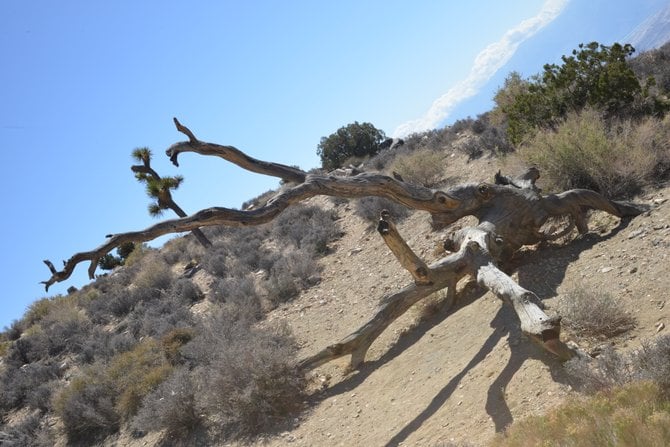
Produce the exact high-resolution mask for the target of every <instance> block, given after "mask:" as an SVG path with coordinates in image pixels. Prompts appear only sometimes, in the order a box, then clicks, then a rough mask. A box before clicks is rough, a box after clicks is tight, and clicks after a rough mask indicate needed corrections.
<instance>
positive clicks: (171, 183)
mask: <svg viewBox="0 0 670 447" xmlns="http://www.w3.org/2000/svg"><path fill="white" fill-rule="evenodd" d="M132 156H133V158H134V159H135V160H137V161H138V162H140V163H142V164H140V165H133V166H131V167H130V169H131V170H132V171H133V172H134V173H135V178H136V179H137V180H138V181H139V182H141V183H145V184H146V191H147V195H148V196H149V197H151V198H152V199H155V202H151V203H150V204H149V214H151V215H152V216H154V217H160V216H161V215H162V214H163V211H164V210H167V209H170V210H172V211H174V212H175V214H176V215H177V216H179V217H186V216H187V214H186V212H185V211H184V210H183V209H181V207H180V206H179V205H177V203H176V202H175V201H174V200H173V199H172V191H173V190H175V189H177V188H179V186H180V185H181V183H182V182H183V181H184V177H182V176H180V175H177V176H174V177H161V176H160V175H158V173H157V172H156V171H155V170H154V169H153V168H152V167H151V150H150V149H149V148H147V147H138V148H137V149H135V150H133V153H132ZM191 233H192V234H193V236H195V238H196V239H197V240H198V241H199V242H200V243H201V244H202V246H203V247H205V248H207V247H211V246H212V243H211V242H210V240H209V239H207V236H205V234H204V233H203V232H202V231H200V230H199V229H197V228H196V229H194V230H192V231H191Z"/></svg>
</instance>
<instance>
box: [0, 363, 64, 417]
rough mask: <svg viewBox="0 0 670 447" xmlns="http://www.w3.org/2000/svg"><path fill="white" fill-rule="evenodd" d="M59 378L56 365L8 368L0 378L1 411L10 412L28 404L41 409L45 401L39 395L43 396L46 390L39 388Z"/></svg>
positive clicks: (29, 365)
mask: <svg viewBox="0 0 670 447" xmlns="http://www.w3.org/2000/svg"><path fill="white" fill-rule="evenodd" d="M58 377H59V369H58V366H57V365H55V364H54V363H28V364H26V365H23V366H21V367H8V368H6V369H5V370H4V371H3V373H2V375H1V376H0V409H2V410H3V411H8V410H11V409H13V408H19V407H21V406H23V405H24V404H26V403H31V405H34V408H40V407H41V406H42V402H43V400H42V399H41V398H40V397H39V396H38V395H37V394H40V395H41V394H43V391H44V390H39V391H38V388H39V387H40V386H41V385H42V384H45V383H48V382H50V381H52V380H56V379H58ZM36 393H37V394H36Z"/></svg>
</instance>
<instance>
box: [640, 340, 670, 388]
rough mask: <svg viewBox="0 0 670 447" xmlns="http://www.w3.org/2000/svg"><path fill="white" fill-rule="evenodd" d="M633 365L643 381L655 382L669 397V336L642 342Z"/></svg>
mask: <svg viewBox="0 0 670 447" xmlns="http://www.w3.org/2000/svg"><path fill="white" fill-rule="evenodd" d="M635 364H636V365H639V366H638V367H639V368H640V370H641V371H640V373H639V375H640V376H641V377H642V378H643V379H646V380H651V381H653V382H655V383H656V384H658V386H659V387H660V388H661V390H662V391H663V392H664V393H665V395H666V396H668V397H670V335H668V334H665V335H663V336H660V337H657V338H656V339H654V340H649V341H646V342H644V343H643V344H642V350H641V351H640V352H639V353H638V355H637V357H636V362H635Z"/></svg>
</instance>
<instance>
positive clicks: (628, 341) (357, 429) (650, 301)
mask: <svg viewBox="0 0 670 447" xmlns="http://www.w3.org/2000/svg"><path fill="white" fill-rule="evenodd" d="M447 162H448V163H447V164H448V165H449V168H448V169H449V170H448V172H447V173H446V176H447V177H449V178H450V181H451V182H460V181H475V180H483V179H490V178H492V177H493V174H494V173H495V172H496V171H497V170H498V169H499V166H498V161H497V160H494V159H481V160H476V161H473V162H471V163H467V161H466V160H465V158H463V157H460V156H452V157H449V159H448V160H447ZM508 168H509V166H508ZM503 170H506V168H505V167H503ZM507 172H509V169H507ZM512 173H514V172H512ZM667 197H670V188H668V187H667V186H666V187H664V188H662V189H658V190H654V191H652V192H650V193H649V194H647V195H643V196H642V197H640V198H639V200H640V201H643V202H648V203H653V204H654V205H655V209H654V210H653V211H651V212H649V213H647V214H645V215H643V216H639V217H637V218H635V219H633V220H632V221H630V222H624V223H622V224H620V222H619V219H616V218H613V217H610V216H607V215H604V214H601V213H597V214H595V215H594V216H593V217H592V219H591V222H592V223H591V227H592V228H591V233H590V234H588V235H586V236H584V237H581V238H577V239H573V240H571V241H570V242H569V243H567V244H554V245H552V246H548V247H542V248H538V247H532V248H528V249H527V250H525V251H524V253H523V255H522V256H521V257H520V258H519V259H520V260H519V267H518V269H517V270H516V272H515V273H514V276H515V278H516V279H517V280H518V281H519V282H520V283H521V284H522V285H523V286H524V287H526V288H528V289H531V290H533V291H534V292H536V293H537V294H538V295H539V296H540V298H541V299H542V300H544V302H545V303H546V304H547V305H548V307H549V309H550V311H551V309H552V307H555V305H556V304H557V300H558V299H559V298H560V297H561V295H562V294H565V293H566V292H567V291H569V290H570V289H571V288H575V287H583V288H587V289H594V290H599V291H604V292H607V293H609V294H610V295H611V296H612V297H613V299H617V300H621V302H622V303H623V304H624V306H625V307H626V308H627V309H628V310H629V311H630V312H631V313H632V314H633V315H634V316H635V318H636V319H637V326H636V328H635V329H634V330H632V331H631V332H629V333H627V334H625V335H623V336H620V337H617V338H616V339H612V340H585V339H583V338H580V337H578V336H577V335H575V334H570V333H568V332H567V331H566V333H565V334H564V337H563V338H564V339H573V340H575V341H577V342H578V343H579V344H580V346H583V347H585V348H586V349H592V348H593V347H595V345H597V344H605V343H610V344H613V345H614V346H615V347H616V348H617V349H631V348H635V347H637V346H639V345H640V343H641V342H642V341H643V340H646V339H649V338H651V337H654V336H656V335H657V333H658V328H659V323H663V324H665V325H667V324H668V323H670V321H668V320H670V306H667V305H665V302H666V300H667V299H668V295H667V290H668V289H669V286H670V275H669V273H670V270H668V267H667V266H668V260H667V257H668V254H669V253H670V249H669V248H670V207H669V205H668V202H666V201H665V200H666V198H667ZM314 200H315V201H316V202H318V203H320V204H322V205H323V206H328V207H333V206H335V205H333V203H332V201H330V200H329V199H325V198H318V199H314ZM336 208H337V210H338V213H339V215H340V216H341V220H340V223H341V225H342V229H343V231H344V233H345V234H344V236H343V237H342V238H341V239H340V240H338V241H337V242H335V243H333V245H332V248H333V253H332V254H330V255H328V256H326V257H325V258H323V259H322V261H321V262H322V266H323V274H322V281H321V283H320V284H319V285H318V286H316V287H313V288H312V289H310V290H308V291H305V292H304V293H302V294H301V296H300V297H299V298H298V299H296V300H294V301H292V302H291V303H288V304H285V305H283V306H281V307H280V308H278V309H276V310H274V311H273V312H272V313H271V315H270V317H269V318H270V320H283V321H286V322H287V323H288V324H289V325H290V326H291V327H292V329H293V332H294V334H295V336H296V337H297V339H298V340H299V342H300V344H301V349H302V351H301V355H302V356H308V355H311V354H314V353H316V352H317V351H319V350H320V349H322V348H324V347H325V346H327V345H329V344H331V343H333V342H335V341H337V340H339V339H341V338H343V337H344V336H346V335H348V334H349V333H351V332H352V331H354V330H356V329H357V328H358V327H359V326H360V325H361V324H363V323H364V322H365V321H367V320H368V319H369V318H370V317H371V316H372V315H373V314H374V312H375V308H376V306H377V303H378V300H379V299H380V298H381V297H382V296H383V295H384V294H387V293H391V292H393V291H394V290H397V289H399V288H401V287H402V286H404V285H406V284H407V283H408V282H409V281H411V278H410V276H409V274H408V273H407V272H406V271H404V270H402V269H401V268H400V266H399V265H398V263H397V262H396V260H395V259H394V258H393V256H392V255H391V254H390V252H389V251H388V249H387V248H386V247H385V245H384V243H383V241H382V240H381V238H380V237H378V236H377V234H376V233H375V232H374V231H373V230H371V229H370V228H369V225H368V224H367V223H366V222H363V221H362V220H361V219H359V218H358V217H356V216H355V215H354V214H353V210H352V208H353V206H352V205H351V204H341V205H339V206H337V207H336ZM399 228H400V231H401V233H402V234H403V235H404V237H405V238H406V240H407V241H408V243H409V244H410V246H411V247H412V248H413V249H414V250H415V251H416V252H417V253H418V254H419V255H420V256H422V257H423V258H424V259H425V260H426V261H428V262H431V261H433V260H436V259H438V258H439V257H440V254H439V253H438V252H437V250H435V247H436V246H437V245H439V242H440V239H441V235H442V234H440V233H431V231H430V225H429V221H428V216H427V215H426V214H424V213H416V214H415V215H414V216H412V217H411V218H410V219H408V220H406V221H405V222H403V223H401V224H400V225H399ZM459 287H461V288H464V291H463V297H462V299H461V301H460V302H459V304H458V305H457V307H456V308H455V309H453V310H452V311H451V312H449V313H448V314H446V313H438V314H436V315H433V316H432V317H431V318H429V319H427V320H422V319H421V318H419V317H420V314H421V313H420V312H419V311H418V310H414V309H410V311H408V312H407V313H406V314H405V315H404V316H403V317H401V318H400V319H399V320H398V321H396V322H395V323H394V324H392V325H391V326H390V327H389V328H388V329H387V330H386V332H385V333H383V334H382V336H380V338H379V339H378V340H377V341H376V342H375V343H374V344H373V346H372V348H371V349H370V351H369V353H368V357H367V359H366V362H365V363H364V364H363V365H362V367H361V368H360V370H358V371H355V372H353V373H347V372H346V366H347V361H348V359H346V358H345V359H340V360H336V361H333V362H331V363H329V364H326V365H324V366H322V367H320V368H318V369H316V370H315V371H314V372H313V373H312V379H313V381H314V391H313V395H312V396H311V398H310V400H309V402H308V409H307V410H306V411H305V412H304V414H302V415H300V416H299V417H298V418H297V419H296V420H295V421H294V425H293V427H291V428H288V429H287V430H285V431H283V432H281V433H278V434H277V435H275V436H270V437H266V438H263V439H259V440H257V441H256V442H255V443H254V444H255V445H269V446H283V445H296V446H357V445H360V446H395V445H408V446H409V445H411V446H438V445H446V444H448V443H450V442H453V443H468V444H469V445H484V444H486V443H487V442H488V441H489V440H490V439H491V438H492V437H493V436H494V434H495V433H496V432H500V431H502V430H503V429H504V428H505V427H506V426H508V425H509V424H510V423H512V422H513V421H515V420H517V419H519V418H523V417H524V416H527V415H531V414H536V413H540V412H543V411H544V410H546V409H547V408H550V407H552V406H555V405H557V404H559V403H560V402H561V401H563V399H564V398H565V397H567V396H569V395H570V394H572V393H575V391H573V390H572V388H571V387H570V385H569V383H568V378H567V376H566V374H565V372H564V370H563V367H562V365H561V364H560V363H559V362H558V361H557V360H555V359H554V358H553V357H552V356H551V355H549V354H547V353H545V352H544V351H543V350H542V349H540V348H539V347H537V346H535V345H534V344H533V343H532V342H530V341H529V340H528V339H527V338H525V336H523V334H521V333H520V331H519V328H518V323H517V319H516V316H515V315H514V312H513V311H512V310H511V309H510V308H509V307H507V306H503V305H502V303H501V302H500V301H499V300H498V299H497V298H495V297H494V296H493V295H491V294H490V293H487V292H485V291H483V290H480V289H478V288H477V287H476V286H472V285H464V284H463V283H461V284H460V285H459ZM664 330H667V329H662V330H661V331H664Z"/></svg>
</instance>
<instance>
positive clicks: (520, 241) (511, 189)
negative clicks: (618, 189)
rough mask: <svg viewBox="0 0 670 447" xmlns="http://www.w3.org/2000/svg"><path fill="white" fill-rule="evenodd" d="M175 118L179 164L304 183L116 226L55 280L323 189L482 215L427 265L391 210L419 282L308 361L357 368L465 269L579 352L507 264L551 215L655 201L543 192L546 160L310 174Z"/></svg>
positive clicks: (269, 211)
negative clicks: (479, 178)
mask: <svg viewBox="0 0 670 447" xmlns="http://www.w3.org/2000/svg"><path fill="white" fill-rule="evenodd" d="M174 121H175V125H176V126H177V130H179V131H180V132H182V133H183V134H185V135H186V136H187V137H188V141H184V142H179V143H176V144H174V145H172V146H171V147H170V148H169V149H168V150H167V155H168V156H169V157H170V160H172V162H173V163H174V164H175V165H177V166H178V163H177V158H178V156H179V154H180V153H182V152H195V153H198V154H201V155H214V156H217V157H221V158H223V159H225V160H228V161H230V162H232V163H234V164H236V165H238V166H240V167H242V168H244V169H247V170H249V171H253V172H256V173H260V174H265V175H271V176H274V177H279V178H281V179H282V180H285V181H286V182H291V183H293V184H294V186H292V187H289V188H285V189H284V190H283V191H282V192H280V193H279V194H278V195H277V196H275V197H274V198H273V199H271V200H270V201H268V202H267V204H266V205H264V206H262V207H260V208H257V209H252V210H248V211H240V210H235V209H228V208H220V207H217V208H207V209H204V210H201V211H198V212H197V213H195V214H193V215H191V216H189V217H183V218H180V219H174V220H168V221H164V222H160V223H158V224H156V225H153V226H152V227H149V228H147V229H145V230H141V231H134V232H129V233H119V234H115V235H112V236H111V237H110V238H109V240H108V241H107V242H105V243H104V244H103V245H101V246H100V247H98V248H96V249H93V250H91V251H88V252H81V253H76V254H75V255H73V256H72V257H71V258H70V259H69V260H68V261H67V262H65V265H64V268H63V270H61V271H57V270H56V269H55V268H54V267H53V265H52V264H51V263H50V262H49V261H45V262H46V263H47V265H48V266H49V269H50V270H51V273H52V276H51V278H50V279H49V280H47V281H44V284H45V285H46V287H47V288H48V287H49V285H51V284H53V283H54V282H58V281H64V280H66V279H67V278H68V277H69V276H70V275H71V274H72V271H73V270H74V268H75V267H76V265H77V264H79V263H80V262H84V261H90V262H91V265H90V267H89V276H91V278H92V277H93V274H94V273H95V268H96V266H97V264H98V259H100V258H101V257H102V256H104V255H105V254H106V253H108V252H109V251H110V250H112V249H113V248H114V247H117V246H119V245H120V244H122V243H124V242H127V241H135V242H144V241H148V240H151V239H155V238H156V237H159V236H162V235H164V234H169V233H175V232H183V231H193V230H195V229H197V228H200V227H203V226H210V225H228V226H246V225H259V224H262V223H265V222H268V221H270V220H272V219H274V218H275V217H277V216H278V215H279V214H280V213H281V212H282V211H283V210H285V209H286V208H288V207H289V206H291V205H293V204H295V203H298V202H300V201H302V200H305V199H308V198H310V197H314V196H317V195H326V196H337V197H347V198H358V197H365V196H381V197H385V198H387V199H390V200H393V201H395V202H398V203H401V204H403V205H405V206H407V207H410V208H414V209H416V210H422V211H426V212H428V213H429V214H430V215H431V217H432V221H433V225H434V227H436V228H444V227H445V226H447V225H450V224H452V223H454V222H456V221H458V220H459V219H461V218H463V217H465V216H475V217H476V218H478V220H479V223H478V225H476V226H471V227H465V228H462V229H460V230H457V231H455V232H453V233H452V234H451V236H450V237H449V238H448V240H447V241H446V242H445V247H446V248H447V249H448V250H449V251H450V252H451V254H449V255H447V256H445V257H444V258H442V259H441V260H439V261H437V262H435V263H433V264H432V265H427V264H426V263H425V262H424V261H423V260H421V259H420V258H419V257H418V256H417V255H416V254H415V253H414V252H413V251H412V249H411V248H410V247H409V246H408V245H407V243H406V242H405V240H404V239H403V238H402V236H401V235H400V234H399V232H398V230H397V229H396V227H395V225H394V223H393V220H392V218H391V216H390V215H389V214H388V213H387V212H383V213H382V215H381V219H380V221H379V226H378V231H379V233H380V235H381V237H382V238H383V239H384V241H385V242H386V244H387V246H388V247H389V249H390V251H391V252H392V253H393V255H394V256H395V257H396V258H397V260H398V262H399V263H400V264H401V265H402V266H403V267H404V268H405V269H406V270H407V271H408V272H409V274H410V275H411V276H412V277H413V279H414V281H413V282H412V283H410V284H409V285H407V286H406V287H405V288H403V289H402V290H400V291H398V292H396V293H392V294H390V295H388V296H385V297H383V299H382V301H381V304H380V307H379V308H378V310H377V313H376V314H375V315H374V316H373V317H372V319H371V320H370V321H368V322H367V323H365V324H364V325H363V326H361V327H360V328H359V329H358V330H357V331H355V332H353V333H352V334H350V335H349V336H347V337H345V338H344V339H343V340H341V341H339V342H337V343H334V344H332V345H330V346H328V347H326V348H325V349H323V350H322V351H320V352H319V353H317V354H316V355H314V356H312V357H309V358H306V359H303V360H302V361H301V362H300V367H301V368H304V369H311V368H314V367H317V366H319V365H321V364H323V363H325V362H328V361H330V360H333V359H335V358H338V357H342V356H345V355H351V363H350V367H352V368H356V367H357V366H358V365H359V364H360V363H361V362H362V361H364V360H365V355H366V353H367V350H368V348H369V347H370V345H371V344H372V342H373V341H374V340H375V339H376V338H377V337H378V336H379V335H380V334H381V333H382V332H383V331H384V329H385V328H386V327H387V326H388V325H389V324H390V323H391V322H392V321H394V320H395V319H396V318H398V317H399V316H400V315H402V314H403V313H404V312H405V311H406V310H407V309H409V308H410V307H411V306H412V305H413V304H414V303H416V302H418V301H419V300H421V299H422V298H424V297H427V296H429V295H431V294H432V293H435V292H436V291H438V290H441V289H445V288H446V289H447V300H446V301H447V302H448V303H453V302H454V300H455V298H456V284H457V283H458V281H459V280H460V279H461V278H463V277H465V276H470V277H472V278H474V279H475V280H476V281H477V283H478V284H480V285H481V286H483V287H485V288H487V289H489V290H490V291H491V292H492V293H494V294H495V295H496V296H497V297H499V298H500V299H501V300H502V301H503V302H505V303H507V304H509V305H511V306H512V308H513V309H514V311H515V312H516V314H517V315H518V318H519V320H520V325H521V329H522V331H523V332H524V333H525V334H526V335H528V336H529V337H530V338H532V339H534V340H536V341H538V342H539V344H540V345H541V346H542V347H544V348H545V349H546V350H547V351H549V352H552V353H554V354H555V355H557V356H558V357H559V358H561V359H564V360H566V359H569V358H571V357H573V356H574V355H576V354H577V352H576V350H575V349H572V348H570V347H569V346H567V345H566V344H565V343H563V342H562V341H561V340H560V329H561V327H560V317H559V316H552V317H550V316H548V315H547V314H545V312H544V310H543V307H542V304H541V302H540V300H539V298H538V297H537V295H535V293H533V292H532V291H530V290H526V289H524V288H523V287H521V286H520V285H519V284H517V283H516V282H515V281H514V280H513V279H512V278H511V277H510V276H509V275H508V274H507V273H505V272H504V271H503V270H501V269H500V266H501V265H503V264H504V263H505V262H506V261H507V260H509V259H510V258H511V256H512V255H513V254H514V253H515V252H517V250H518V249H520V248H521V247H522V246H524V245H533V244H538V243H540V242H543V241H547V240H552V239H555V238H557V237H561V236H563V235H564V234H565V233H566V230H563V231H561V232H559V233H552V234H549V233H546V232H544V231H543V225H544V224H545V223H546V222H547V221H548V220H549V219H552V218H558V217H562V216H567V217H568V218H569V219H570V222H571V223H570V225H569V228H572V227H573V226H576V227H577V230H578V231H579V232H580V233H582V234H583V233H586V232H587V231H588V226H587V220H586V214H587V212H588V211H589V210H591V209H596V210H601V211H605V212H607V213H610V214H613V215H615V216H618V217H621V218H626V217H632V216H636V215H638V214H640V213H642V212H643V211H645V210H646V209H647V207H646V206H644V205H639V204H632V203H626V202H619V201H612V200H609V199H607V198H605V197H603V196H602V195H600V194H598V193H596V192H593V191H589V190H585V189H573V190H570V191H566V192H563V193H561V194H549V195H542V194H541V193H540V190H539V189H538V188H537V187H536V186H535V181H536V180H537V178H538V177H539V172H538V170H537V169H530V170H529V171H528V172H526V173H525V174H523V175H521V176H519V177H516V178H508V177H505V176H502V175H500V174H498V175H496V178H495V181H494V182H493V183H479V184H464V185H458V186H454V187H452V188H451V189H449V190H446V191H441V190H434V189H430V188H426V187H422V186H417V185H413V184H410V183H406V182H403V181H402V180H399V179H395V178H392V177H388V176H385V175H381V174H378V173H361V174H357V175H355V176H351V177H346V176H335V175H321V174H307V173H305V172H303V171H301V170H300V169H297V168H293V167H291V166H286V165H282V164H277V163H270V162H265V161H260V160H256V159H254V158H251V157H249V156H248V155H246V154H244V153H243V152H241V151H239V150H238V149H236V148H234V147H232V146H222V145H218V144H214V143H206V142H202V141H200V140H198V139H197V138H196V137H195V135H194V134H193V133H192V132H191V131H190V130H189V129H188V128H186V127H184V126H182V125H181V124H180V123H179V121H177V120H176V119H175V120H174Z"/></svg>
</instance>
